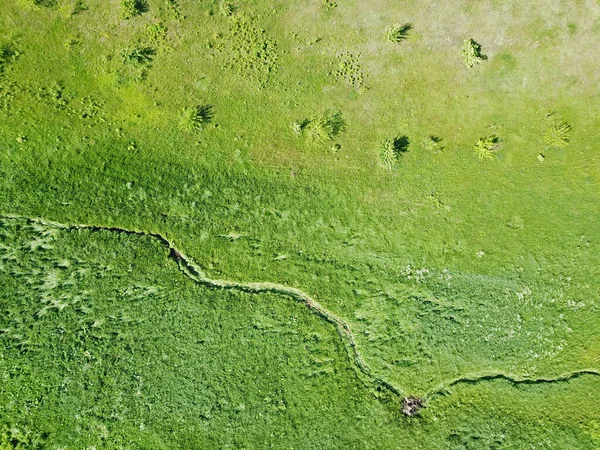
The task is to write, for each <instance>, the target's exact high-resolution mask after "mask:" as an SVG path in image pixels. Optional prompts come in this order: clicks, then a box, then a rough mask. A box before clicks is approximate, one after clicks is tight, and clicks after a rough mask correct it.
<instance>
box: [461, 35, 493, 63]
mask: <svg viewBox="0 0 600 450" xmlns="http://www.w3.org/2000/svg"><path fill="white" fill-rule="evenodd" d="M461 53H462V55H463V58H464V60H465V64H466V65H467V66H468V67H474V66H476V65H477V64H480V63H481V62H482V61H485V60H486V59H487V56H486V55H483V54H482V53H481V45H480V44H478V43H477V42H475V41H474V40H473V39H467V40H466V41H464V42H463V47H462V51H461Z"/></svg>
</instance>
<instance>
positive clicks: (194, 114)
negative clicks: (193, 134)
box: [179, 104, 213, 132]
mask: <svg viewBox="0 0 600 450" xmlns="http://www.w3.org/2000/svg"><path fill="white" fill-rule="evenodd" d="M212 118H213V106H212V105H209V104H204V105H197V106H192V107H188V108H183V110H182V111H181V118H180V121H179V128H181V129H182V130H184V131H188V132H190V131H200V130H202V127H203V126H204V125H206V124H208V123H210V122H211V121H212Z"/></svg>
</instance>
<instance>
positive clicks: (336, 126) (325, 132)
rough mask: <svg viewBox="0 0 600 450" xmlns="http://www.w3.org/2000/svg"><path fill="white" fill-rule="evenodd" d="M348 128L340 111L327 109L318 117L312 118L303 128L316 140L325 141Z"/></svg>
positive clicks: (302, 129)
mask: <svg viewBox="0 0 600 450" xmlns="http://www.w3.org/2000/svg"><path fill="white" fill-rule="evenodd" d="M345 128H346V122H345V121H344V119H343V117H342V113H341V112H340V111H325V113H324V114H323V115H322V116H321V117H320V118H318V119H313V120H311V121H310V122H309V123H308V124H306V125H304V127H303V128H301V131H304V130H305V131H306V132H307V133H308V135H309V136H310V138H311V139H312V140H313V141H315V142H325V141H328V140H332V139H334V138H335V137H336V136H337V135H338V134H340V133H341V132H342V131H344V129H345Z"/></svg>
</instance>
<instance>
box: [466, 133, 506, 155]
mask: <svg viewBox="0 0 600 450" xmlns="http://www.w3.org/2000/svg"><path fill="white" fill-rule="evenodd" d="M499 146H500V139H499V138H498V136H496V135H495V134H493V135H491V136H485V137H480V138H479V139H477V142H475V145H474V146H473V148H474V150H475V154H476V155H477V157H478V158H479V159H480V160H484V159H494V158H495V157H496V155H497V154H498V147H499Z"/></svg>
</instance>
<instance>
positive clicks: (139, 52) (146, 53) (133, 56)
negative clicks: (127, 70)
mask: <svg viewBox="0 0 600 450" xmlns="http://www.w3.org/2000/svg"><path fill="white" fill-rule="evenodd" d="M155 54H156V51H155V50H154V49H153V48H151V47H134V48H132V49H125V50H123V51H122V52H121V56H122V57H123V62H124V63H129V64H135V65H142V64H148V63H150V62H152V57H153V56H154V55H155Z"/></svg>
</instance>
